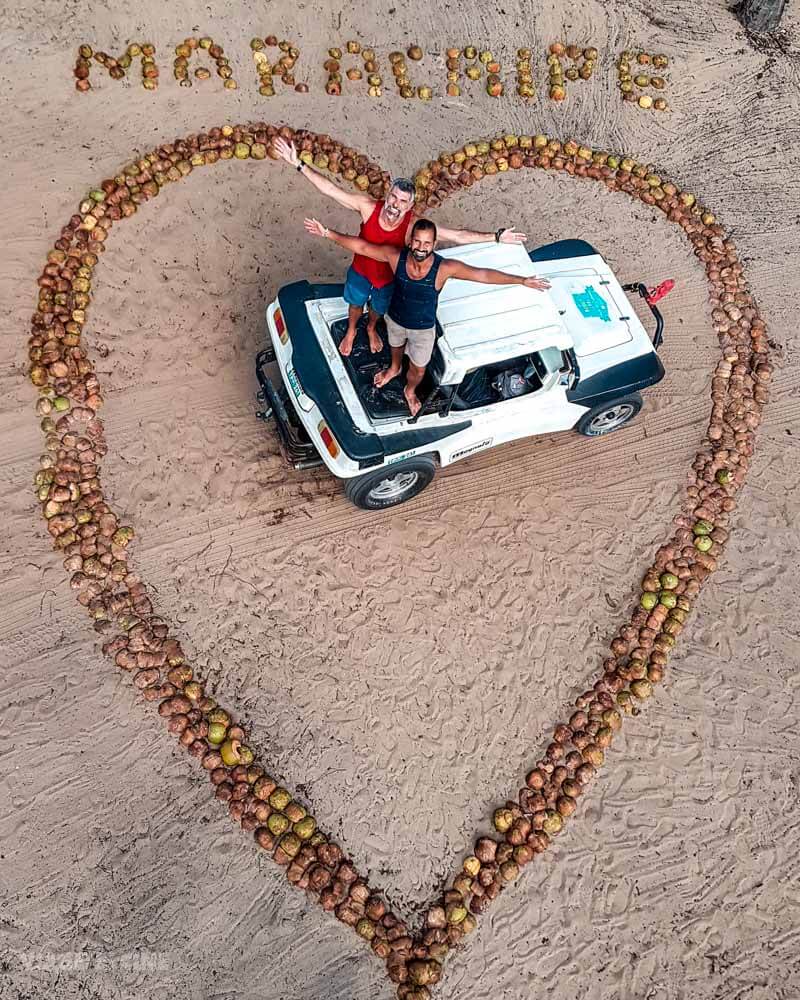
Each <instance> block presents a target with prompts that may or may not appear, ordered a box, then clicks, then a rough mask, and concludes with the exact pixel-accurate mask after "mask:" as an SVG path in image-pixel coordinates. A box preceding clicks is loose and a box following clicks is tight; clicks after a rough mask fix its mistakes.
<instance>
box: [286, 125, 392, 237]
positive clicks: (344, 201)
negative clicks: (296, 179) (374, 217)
mask: <svg viewBox="0 0 800 1000" xmlns="http://www.w3.org/2000/svg"><path fill="white" fill-rule="evenodd" d="M274 146H275V152H276V153H277V154H278V156H279V157H280V158H281V159H282V160H284V161H285V162H286V163H288V164H289V166H292V167H294V168H295V169H297V168H298V167H299V168H300V169H299V171H298V172H299V173H301V174H302V175H303V177H305V179H306V180H307V181H310V182H311V183H312V184H313V185H314V187H315V188H316V189H317V191H319V192H320V193H321V194H325V195H327V196H328V197H329V198H333V200H334V201H335V202H337V203H338V204H339V205H341V206H342V207H343V208H349V209H351V210H352V211H353V212H358V213H360V215H361V217H362V219H367V218H369V216H370V215H371V213H372V210H373V209H374V208H375V202H374V201H373V200H372V198H370V196H369V195H368V194H359V193H358V192H357V191H352V192H351V191H343V190H342V189H341V188H340V187H339V185H338V184H334V183H333V181H329V180H328V178H327V177H323V176H322V174H320V173H317V171H316V170H315V169H314V168H313V167H310V166H309V165H308V164H307V163H304V162H303V161H302V160H301V159H300V157H299V156H298V155H297V150H296V149H295V148H294V144H293V143H291V142H287V141H286V140H285V139H283V138H281V137H278V138H277V139H276V140H275V142H274Z"/></svg>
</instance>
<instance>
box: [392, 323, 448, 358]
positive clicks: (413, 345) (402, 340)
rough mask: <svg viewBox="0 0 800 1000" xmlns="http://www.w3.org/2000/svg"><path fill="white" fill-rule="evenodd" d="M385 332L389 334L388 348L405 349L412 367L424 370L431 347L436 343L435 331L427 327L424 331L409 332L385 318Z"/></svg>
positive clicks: (431, 351)
mask: <svg viewBox="0 0 800 1000" xmlns="http://www.w3.org/2000/svg"><path fill="white" fill-rule="evenodd" d="M385 319H386V332H387V333H388V334H389V347H405V349H406V354H407V355H408V359H409V361H410V362H411V364H412V365H416V366H417V367H418V368H424V367H425V366H426V365H427V364H428V362H429V361H430V360H431V355H432V354H433V346H434V344H435V343H436V330H435V329H434V327H432V326H431V327H428V329H426V330H409V329H408V328H407V327H405V326H400V324H399V323H395V321H394V320H393V319H392V318H391V317H390V316H386V317H385Z"/></svg>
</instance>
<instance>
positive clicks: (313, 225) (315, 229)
mask: <svg viewBox="0 0 800 1000" xmlns="http://www.w3.org/2000/svg"><path fill="white" fill-rule="evenodd" d="M303 226H304V228H305V231H306V232H307V233H308V234H309V235H310V236H322V237H326V236H327V235H328V227H327V226H323V225H322V223H321V222H320V221H319V219H304V220H303Z"/></svg>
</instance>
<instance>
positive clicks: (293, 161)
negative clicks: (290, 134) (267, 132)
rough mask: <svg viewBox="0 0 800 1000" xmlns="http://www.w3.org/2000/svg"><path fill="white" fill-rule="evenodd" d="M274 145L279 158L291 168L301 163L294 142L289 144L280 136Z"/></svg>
mask: <svg viewBox="0 0 800 1000" xmlns="http://www.w3.org/2000/svg"><path fill="white" fill-rule="evenodd" d="M272 145H273V146H274V148H275V152H276V153H277V154H278V156H280V158H281V159H282V160H285V161H286V162H287V163H288V164H290V165H291V166H293V167H296V166H297V165H298V164H299V163H300V157H299V156H298V155H297V150H296V149H295V148H294V143H293V142H287V141H286V140H285V139H284V138H283V136H278V138H277V139H276V140H275V141H274V142H273V144H272Z"/></svg>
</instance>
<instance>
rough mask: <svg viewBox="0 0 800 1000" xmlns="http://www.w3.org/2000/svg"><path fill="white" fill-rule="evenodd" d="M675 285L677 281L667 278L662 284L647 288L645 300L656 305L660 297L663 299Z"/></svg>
mask: <svg viewBox="0 0 800 1000" xmlns="http://www.w3.org/2000/svg"><path fill="white" fill-rule="evenodd" d="M674 287H675V282H674V281H673V280H672V278H667V280H666V281H662V282H661V284H660V285H655V286H654V287H653V288H648V289H647V295H645V297H644V298H645V301H646V302H649V303H650V304H651V305H654V304H655V303H656V302H658V300H659V299H663V298H664V296H665V295H669V293H670V292H671V291H672V289H673V288H674Z"/></svg>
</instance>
